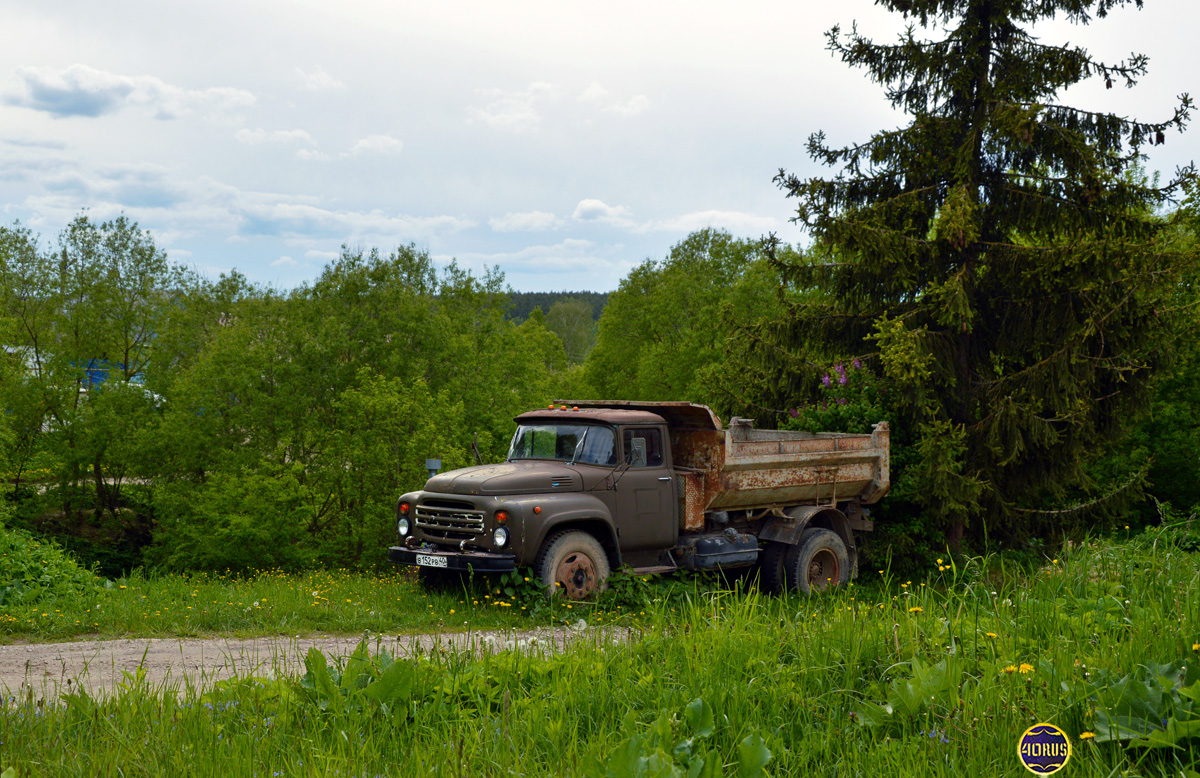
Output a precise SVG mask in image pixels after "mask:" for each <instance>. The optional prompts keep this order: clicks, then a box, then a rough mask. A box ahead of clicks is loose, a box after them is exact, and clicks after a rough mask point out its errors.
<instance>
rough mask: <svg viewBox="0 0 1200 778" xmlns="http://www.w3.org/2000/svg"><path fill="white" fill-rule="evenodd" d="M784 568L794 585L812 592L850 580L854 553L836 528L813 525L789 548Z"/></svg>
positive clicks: (800, 590) (799, 589)
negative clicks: (851, 559) (848, 548)
mask: <svg viewBox="0 0 1200 778" xmlns="http://www.w3.org/2000/svg"><path fill="white" fill-rule="evenodd" d="M783 569H784V574H785V576H786V578H787V583H788V586H789V587H790V588H791V589H793V590H795V591H797V592H800V593H801V594H812V593H813V592H814V591H823V590H825V589H828V588H831V587H834V586H845V585H846V584H847V583H849V581H850V572H851V570H850V554H849V553H847V552H846V544H845V543H843V542H842V539H841V538H840V537H839V536H838V534H837V533H836V532H834V531H833V530H830V529H822V528H820V527H810V528H809V529H806V530H804V534H803V535H801V536H800V542H799V543H797V544H796V545H794V546H792V547H791V548H789V549H788V552H787V556H786V557H785V559H784V562H783Z"/></svg>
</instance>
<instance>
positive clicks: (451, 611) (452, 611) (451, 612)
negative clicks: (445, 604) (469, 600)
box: [450, 608, 454, 616]
mask: <svg viewBox="0 0 1200 778" xmlns="http://www.w3.org/2000/svg"><path fill="white" fill-rule="evenodd" d="M450 615H451V616H453V615H454V609H453V608H451V609H450Z"/></svg>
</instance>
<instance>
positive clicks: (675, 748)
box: [588, 697, 771, 778]
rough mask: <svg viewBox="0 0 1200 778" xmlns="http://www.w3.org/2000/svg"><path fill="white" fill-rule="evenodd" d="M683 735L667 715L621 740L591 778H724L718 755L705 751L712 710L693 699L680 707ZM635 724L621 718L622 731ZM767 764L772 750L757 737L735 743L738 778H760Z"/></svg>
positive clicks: (632, 718)
mask: <svg viewBox="0 0 1200 778" xmlns="http://www.w3.org/2000/svg"><path fill="white" fill-rule="evenodd" d="M683 718H684V721H683V724H684V727H685V728H686V729H685V733H686V736H683V737H681V734H684V733H680V732H679V731H678V730H679V729H680V727H679V726H678V724H677V723H676V721H675V720H674V719H673V718H672V717H670V716H668V715H667V714H666V713H664V714H662V715H661V716H659V717H658V719H657V720H656V721H655V722H654V723H653V724H652V725H650V726H649V727H648V730H647V732H646V733H645V734H637V735H633V736H631V737H629V738H628V739H627V740H625V741H623V742H622V743H621V744H620V745H619V746H617V747H616V749H614V750H613V754H612V756H611V757H609V759H608V761H607V762H606V763H605V764H604V765H603V767H601V766H596V767H595V768H594V769H592V770H589V771H588V774H589V775H592V776H595V777H596V778H685V776H686V778H720V776H722V775H724V774H725V772H724V765H723V764H722V760H721V754H720V752H718V751H717V750H715V749H712V748H709V747H707V745H708V744H707V742H706V741H707V740H708V738H709V737H711V736H712V734H713V731H714V730H715V728H716V725H715V717H714V715H713V710H712V706H710V705H709V704H708V703H707V702H705V701H704V700H703V699H702V698H700V697H697V698H696V699H694V700H692V701H691V702H689V703H688V704H687V707H685V708H684V709H683ZM636 726H637V717H636V716H635V715H633V714H632V713H630V715H629V716H627V717H626V721H625V727H624V728H625V729H626V730H631V729H634V728H636ZM770 761H771V751H770V749H768V748H767V744H766V743H765V742H763V739H762V737H760V736H759V735H758V734H757V733H753V734H749V735H747V736H746V737H745V738H744V739H743V740H742V742H741V743H739V744H738V762H737V765H738V769H737V774H738V776H739V778H759V776H765V775H766V773H765V772H764V771H763V768H764V767H766V765H767V763H768V762H770Z"/></svg>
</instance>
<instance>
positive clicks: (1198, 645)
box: [1192, 643, 1200, 651]
mask: <svg viewBox="0 0 1200 778" xmlns="http://www.w3.org/2000/svg"><path fill="white" fill-rule="evenodd" d="M1192 650H1193V651H1200V643H1193V644H1192Z"/></svg>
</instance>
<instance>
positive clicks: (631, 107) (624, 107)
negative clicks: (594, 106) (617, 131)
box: [604, 95, 650, 116]
mask: <svg viewBox="0 0 1200 778" xmlns="http://www.w3.org/2000/svg"><path fill="white" fill-rule="evenodd" d="M648 105H650V98H649V97H646V96H645V95H634V96H633V97H631V98H629V99H628V100H627V101H625V102H623V103H610V104H609V105H606V106H605V107H604V110H606V111H608V112H609V113H615V114H619V115H621V116H636V115H637V114H639V113H641V112H642V111H644V110H646V107H647V106H648Z"/></svg>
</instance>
